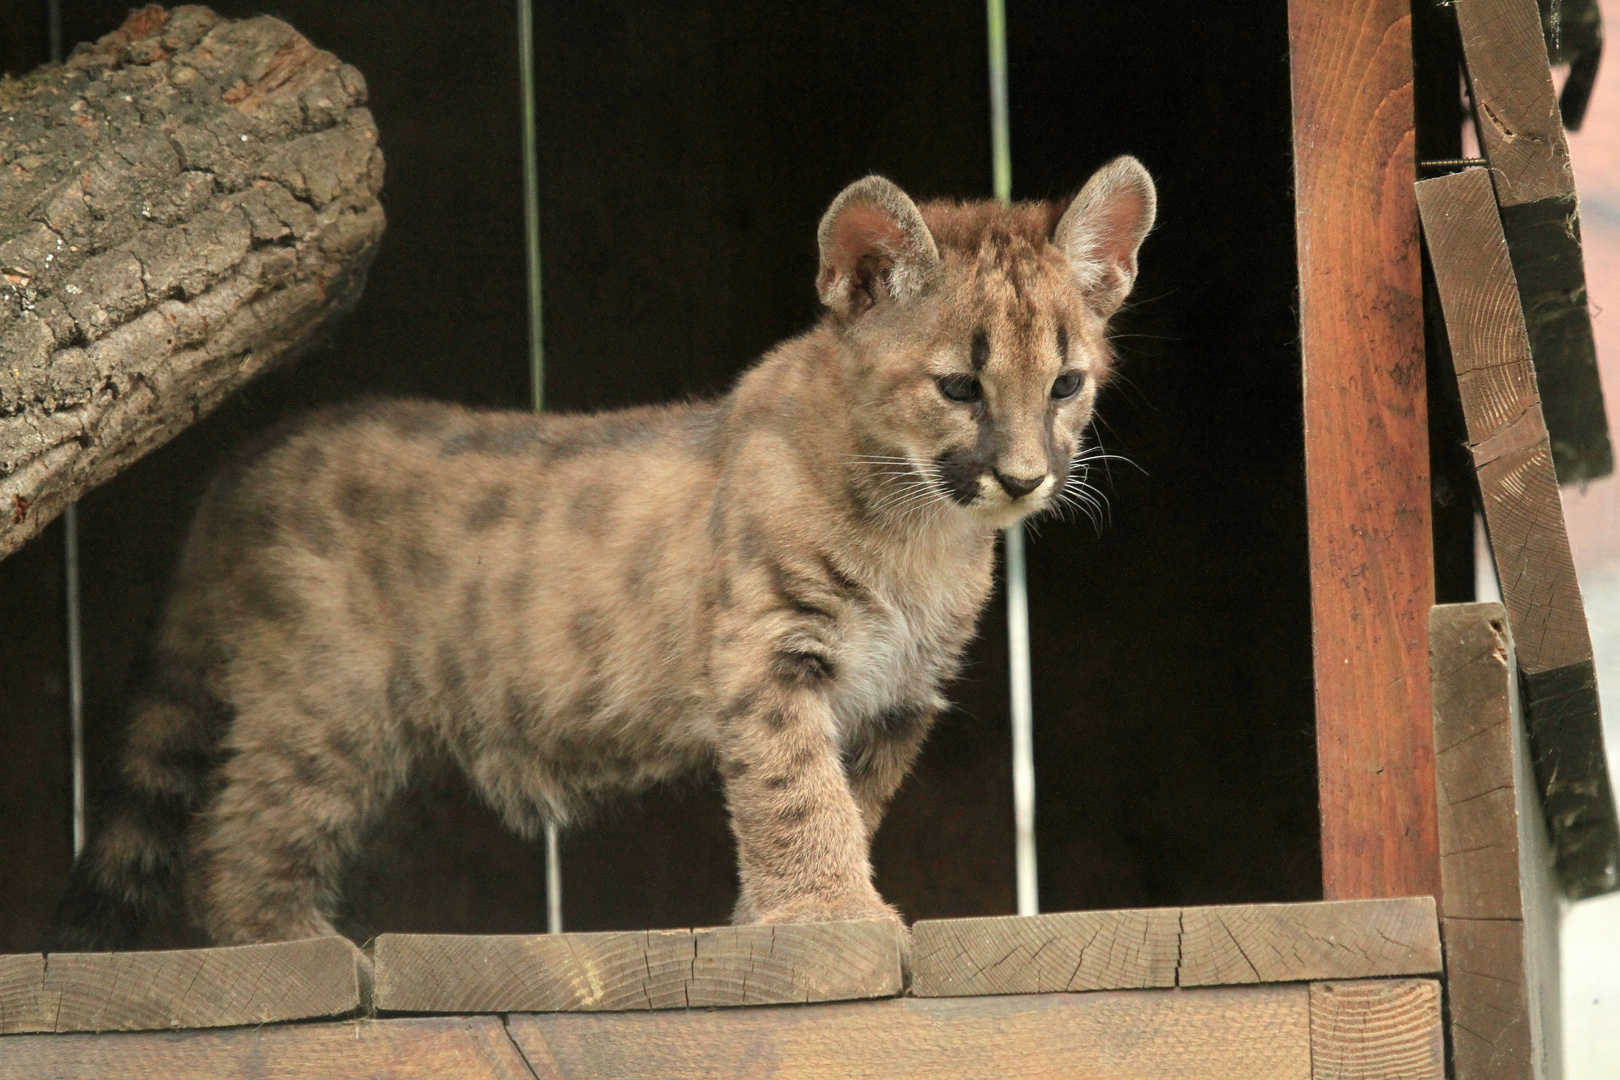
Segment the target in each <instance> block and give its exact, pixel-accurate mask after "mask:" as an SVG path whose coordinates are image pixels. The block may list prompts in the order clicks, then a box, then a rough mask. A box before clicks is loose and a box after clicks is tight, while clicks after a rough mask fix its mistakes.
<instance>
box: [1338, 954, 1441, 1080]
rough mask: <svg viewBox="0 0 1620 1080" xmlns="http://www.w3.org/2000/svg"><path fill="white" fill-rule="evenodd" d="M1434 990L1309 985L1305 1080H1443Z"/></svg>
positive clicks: (1408, 983) (1431, 986)
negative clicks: (1308, 1072) (1308, 1049)
mask: <svg viewBox="0 0 1620 1080" xmlns="http://www.w3.org/2000/svg"><path fill="white" fill-rule="evenodd" d="M1445 1075H1446V1062H1445V1039H1444V1037H1443V1035H1442V1033H1441V1029H1440V984H1439V983H1437V982H1434V981H1432V980H1430V979H1399V980H1392V981H1386V982H1320V983H1313V984H1312V985H1311V1080H1387V1078H1393V1077H1399V1078H1400V1080H1444V1078H1445Z"/></svg>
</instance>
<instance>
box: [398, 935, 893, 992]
mask: <svg viewBox="0 0 1620 1080" xmlns="http://www.w3.org/2000/svg"><path fill="white" fill-rule="evenodd" d="M904 933H905V930H904V928H903V927H902V926H901V925H900V924H899V923H898V922H897V921H894V920H890V919H873V920H868V921H863V922H843V923H804V924H795V925H783V926H724V927H718V928H716V929H712V930H645V931H633V932H628V931H627V932H616V933H604V934H528V935H516V934H514V935H502V936H482V935H467V934H382V935H380V936H379V937H378V938H377V939H376V942H375V944H374V945H373V947H372V955H373V958H374V962H375V967H374V973H373V977H374V980H375V998H374V1001H375V1004H376V1006H377V1008H379V1009H382V1010H384V1011H388V1012H526V1011H534V1012H539V1011H553V1010H574V1011H594V1010H620V1009H671V1008H675V1009H679V1008H689V1007H690V1008H696V1007H700V1006H714V1005H778V1004H784V1003H792V1002H809V1001H840V1000H848V999H852V998H873V997H886V996H892V995H895V994H898V993H900V992H901V990H902V989H903V988H904V979H903V977H902V974H901V969H900V954H901V948H902V936H903V934H904Z"/></svg>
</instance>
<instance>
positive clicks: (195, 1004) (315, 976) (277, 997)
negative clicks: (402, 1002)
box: [0, 937, 364, 1035]
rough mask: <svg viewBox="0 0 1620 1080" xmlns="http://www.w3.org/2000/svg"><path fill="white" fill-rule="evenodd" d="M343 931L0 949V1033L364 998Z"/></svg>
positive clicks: (318, 1012) (317, 1008) (231, 1021)
mask: <svg viewBox="0 0 1620 1080" xmlns="http://www.w3.org/2000/svg"><path fill="white" fill-rule="evenodd" d="M363 961H364V955H363V954H362V953H361V952H360V950H358V949H356V948H355V947H354V944H353V943H352V942H350V941H349V940H348V939H347V938H340V937H326V938H310V939H308V940H305V941H282V942H273V943H269V944H264V945H237V946H231V947H228V948H220V949H175V950H170V951H165V952H127V953H53V954H51V955H49V956H43V955H40V954H38V953H28V954H22V955H12V956H0V1034H6V1035H10V1034H16V1033H20V1032H47V1031H48V1032H64V1031H144V1030H154V1029H165V1028H206V1027H232V1026H235V1025H238V1024H265V1023H271V1022H273V1021H278V1020H302V1019H307V1018H310V1017H318V1016H340V1015H343V1014H345V1013H351V1012H354V1011H355V1010H356V1009H358V1008H359V1007H360V1005H361V994H360V977H361V972H360V965H361V964H362V963H363Z"/></svg>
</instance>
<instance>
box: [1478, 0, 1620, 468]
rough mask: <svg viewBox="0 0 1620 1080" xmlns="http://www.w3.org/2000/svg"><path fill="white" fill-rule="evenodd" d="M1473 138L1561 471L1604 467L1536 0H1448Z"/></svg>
mask: <svg viewBox="0 0 1620 1080" xmlns="http://www.w3.org/2000/svg"><path fill="white" fill-rule="evenodd" d="M1454 7H1455V10H1456V14H1457V27H1458V29H1459V30H1460V31H1461V34H1462V46H1463V55H1464V58H1465V60H1466V64H1467V70H1468V80H1469V88H1470V90H1471V91H1472V94H1473V99H1474V112H1475V117H1474V118H1475V123H1476V125H1477V127H1478V130H1479V142H1480V147H1481V148H1482V149H1483V150H1484V152H1485V158H1486V160H1487V161H1489V162H1490V166H1491V175H1492V178H1493V180H1494V181H1495V185H1496V197H1497V200H1498V202H1499V203H1500V204H1501V207H1502V226H1503V230H1504V232H1505V235H1506V237H1507V246H1508V252H1509V254H1510V255H1511V257H1512V261H1513V270H1514V273H1515V275H1516V277H1517V281H1518V288H1519V294H1520V295H1519V300H1520V304H1521V306H1522V308H1523V312H1524V321H1525V325H1526V328H1527V331H1528V334H1529V339H1530V353H1531V355H1532V356H1533V357H1534V358H1535V364H1536V373H1537V376H1538V377H1539V380H1540V383H1541V405H1542V411H1543V413H1544V415H1545V418H1546V425H1547V429H1548V432H1549V434H1550V441H1551V446H1552V457H1553V465H1554V467H1555V468H1556V470H1557V474H1558V479H1559V481H1560V482H1561V483H1565V484H1570V483H1577V482H1583V481H1586V480H1592V479H1596V478H1598V477H1600V476H1607V475H1609V474H1610V473H1611V472H1613V471H1614V451H1613V448H1612V447H1611V445H1610V440H1609V427H1608V420H1607V418H1606V416H1605V415H1604V411H1603V387H1602V384H1601V382H1600V381H1599V377H1598V365H1597V348H1596V346H1595V344H1594V343H1593V340H1592V317H1591V313H1590V311H1589V310H1588V307H1587V295H1586V267H1585V263H1584V260H1583V259H1582V256H1581V229H1580V214H1579V208H1578V206H1577V204H1576V199H1575V177H1574V173H1573V172H1572V171H1571V169H1570V164H1569V146H1568V144H1567V143H1566V141H1565V139H1564V125H1563V121H1562V119H1561V117H1560V112H1559V104H1558V98H1557V95H1556V94H1555V92H1554V90H1553V81H1552V71H1551V69H1550V67H1549V66H1548V56H1547V45H1546V39H1545V37H1544V36H1543V26H1542V20H1541V14H1540V12H1539V10H1538V8H1537V6H1536V0H1456V3H1455V5H1454Z"/></svg>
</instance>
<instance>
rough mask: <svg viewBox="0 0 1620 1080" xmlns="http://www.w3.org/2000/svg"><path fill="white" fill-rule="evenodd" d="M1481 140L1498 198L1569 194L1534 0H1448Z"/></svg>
mask: <svg viewBox="0 0 1620 1080" xmlns="http://www.w3.org/2000/svg"><path fill="white" fill-rule="evenodd" d="M1452 7H1453V9H1454V10H1455V11H1456V13H1457V29H1458V30H1459V31H1460V32H1461V34H1462V45H1463V56H1464V58H1465V59H1466V61H1467V73H1468V82H1469V89H1470V90H1471V91H1472V92H1473V97H1474V105H1475V109H1476V112H1477V116H1476V119H1477V121H1478V124H1479V142H1480V148H1481V149H1482V150H1484V151H1485V156H1486V158H1487V159H1488V160H1489V161H1490V163H1491V169H1492V171H1494V172H1495V174H1496V185H1497V196H1498V198H1500V199H1501V202H1502V205H1503V206H1519V205H1521V204H1524V203H1532V202H1536V201H1538V200H1540V199H1545V198H1548V197H1551V196H1559V195H1573V194H1574V193H1575V176H1574V174H1573V173H1572V172H1571V171H1570V167H1569V146H1568V144H1567V143H1566V142H1565V141H1564V123H1563V120H1562V119H1561V118H1560V117H1559V115H1558V95H1557V94H1556V93H1555V92H1554V90H1553V80H1552V69H1551V67H1550V66H1549V65H1548V63H1547V44H1546V41H1545V40H1544V39H1543V37H1542V32H1541V13H1540V11H1539V10H1538V8H1537V5H1536V0H1453V3H1452Z"/></svg>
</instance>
